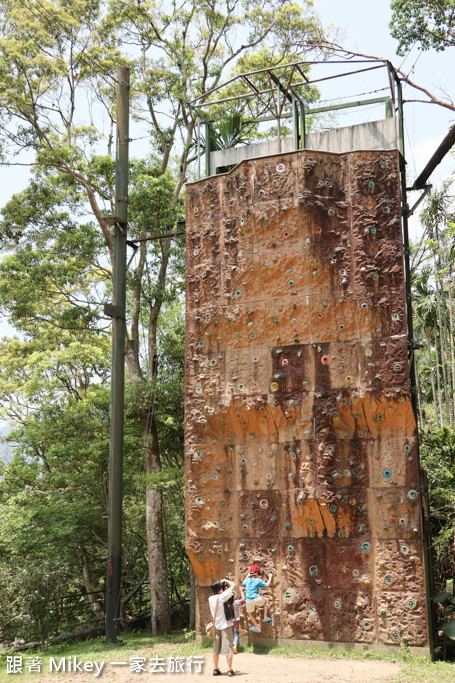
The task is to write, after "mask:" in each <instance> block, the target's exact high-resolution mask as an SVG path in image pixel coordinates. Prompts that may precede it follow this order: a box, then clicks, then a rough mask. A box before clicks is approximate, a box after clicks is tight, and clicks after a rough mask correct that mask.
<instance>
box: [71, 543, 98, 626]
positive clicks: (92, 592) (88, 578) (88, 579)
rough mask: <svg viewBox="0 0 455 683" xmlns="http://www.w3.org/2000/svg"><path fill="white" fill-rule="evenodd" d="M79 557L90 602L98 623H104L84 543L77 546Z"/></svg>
mask: <svg viewBox="0 0 455 683" xmlns="http://www.w3.org/2000/svg"><path fill="white" fill-rule="evenodd" d="M77 547H78V550H79V557H80V559H81V565H82V573H83V575H84V586H85V590H86V591H87V597H88V601H89V603H90V607H91V608H92V610H93V612H94V614H95V616H96V618H97V619H98V621H104V610H103V608H102V607H101V605H100V604H99V602H98V600H97V599H96V594H97V590H96V587H95V585H94V583H93V581H92V575H91V572H90V562H89V559H88V554H87V551H86V549H85V547H84V545H83V544H82V543H78V544H77Z"/></svg>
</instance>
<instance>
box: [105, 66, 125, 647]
mask: <svg viewBox="0 0 455 683" xmlns="http://www.w3.org/2000/svg"><path fill="white" fill-rule="evenodd" d="M129 81H130V74H129V69H126V68H119V69H117V150H116V169H115V223H114V263H113V267H112V270H113V298H112V303H113V307H112V312H113V315H112V377H111V442H110V454H109V522H108V563H107V583H106V641H107V642H108V643H115V642H116V640H117V634H118V623H119V617H120V584H121V569H122V494H123V491H122V488H123V487H122V484H123V419H124V389H125V306H126V225H127V211H128V143H129V87H130V86H129Z"/></svg>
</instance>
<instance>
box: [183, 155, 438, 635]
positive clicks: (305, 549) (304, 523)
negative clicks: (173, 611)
mask: <svg viewBox="0 0 455 683" xmlns="http://www.w3.org/2000/svg"><path fill="white" fill-rule="evenodd" d="M399 188H400V175H399V169H398V153H397V152H395V151H391V152H377V151H374V152H352V153H349V154H346V155H336V154H330V153H323V152H314V151H300V152H294V153H290V154H285V155H283V156H273V157H267V158H261V159H257V160H250V161H244V162H242V163H241V164H240V165H239V166H237V167H236V168H235V169H234V170H233V171H232V172H231V173H229V174H225V175H220V176H215V177H210V178H206V179H204V180H201V181H199V182H197V183H193V184H191V185H188V187H187V218H186V225H187V316H186V320H187V322H186V418H185V454H186V458H185V461H186V544H187V552H188V555H189V557H190V559H191V562H192V565H193V568H194V571H195V574H196V586H197V630H198V632H199V633H204V625H205V623H206V622H207V621H209V620H210V615H209V611H208V604H207V598H208V595H209V594H210V590H209V586H210V584H211V582H212V581H213V580H215V579H219V578H222V577H223V576H226V575H227V576H229V577H231V578H234V579H236V580H237V581H241V580H243V578H244V576H245V573H246V571H247V569H248V567H249V566H250V565H251V564H252V563H255V564H259V565H260V566H261V568H263V570H264V576H266V574H267V572H268V571H269V570H272V569H273V571H274V579H273V581H272V584H271V586H270V588H269V589H268V591H267V594H268V596H269V598H270V601H271V611H272V613H273V614H274V622H273V624H272V625H263V626H264V627H263V629H262V633H261V634H260V635H259V636H258V638H259V639H260V638H261V637H266V638H284V639H300V640H302V639H303V640H321V641H331V642H337V641H339V642H357V643H369V644H382V645H399V644H401V643H403V642H406V643H408V644H409V645H412V646H423V647H425V646H427V645H428V629H427V615H426V599H425V581H424V567H423V550H422V520H421V501H420V491H419V470H418V451H417V440H416V424H415V419H414V415H413V411H412V406H411V401H410V396H409V378H408V360H407V328H406V315H405V287H404V268H403V248H402V237H401V218H400V215H401V213H400V212H401V204H400V190H399Z"/></svg>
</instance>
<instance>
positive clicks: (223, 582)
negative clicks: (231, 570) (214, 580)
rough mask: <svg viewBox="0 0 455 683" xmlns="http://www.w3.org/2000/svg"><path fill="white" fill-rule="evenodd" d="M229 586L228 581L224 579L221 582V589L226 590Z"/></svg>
mask: <svg viewBox="0 0 455 683" xmlns="http://www.w3.org/2000/svg"><path fill="white" fill-rule="evenodd" d="M227 587H228V585H227V583H226V581H222V582H221V590H223V591H225V590H226V589H227Z"/></svg>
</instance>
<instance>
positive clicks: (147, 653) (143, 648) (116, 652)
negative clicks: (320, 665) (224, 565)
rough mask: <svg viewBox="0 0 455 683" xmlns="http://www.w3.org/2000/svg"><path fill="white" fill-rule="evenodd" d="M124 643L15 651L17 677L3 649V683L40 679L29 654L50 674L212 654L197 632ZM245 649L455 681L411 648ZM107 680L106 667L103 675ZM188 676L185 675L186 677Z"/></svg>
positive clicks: (431, 681) (408, 679)
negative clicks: (53, 666) (66, 663)
mask: <svg viewBox="0 0 455 683" xmlns="http://www.w3.org/2000/svg"><path fill="white" fill-rule="evenodd" d="M122 641H123V645H121V646H120V645H110V644H107V643H106V642H104V640H103V638H96V639H92V640H86V641H84V642H80V643H72V644H69V645H54V646H52V647H49V648H46V649H45V650H44V651H43V650H34V651H28V652H24V653H16V654H21V655H22V661H23V664H24V672H23V673H22V674H21V675H20V676H19V675H17V676H16V678H14V677H13V676H12V675H11V674H7V673H6V663H7V661H6V657H7V654H11V653H6V652H2V653H1V654H0V683H11V681H12V680H19V681H20V682H21V683H22V682H23V681H30V682H31V681H33V680H34V681H38V680H39V678H40V674H38V673H28V672H27V671H26V668H25V664H26V663H28V662H29V661H30V660H29V659H28V658H29V657H40V658H41V662H42V667H41V671H42V674H48V673H49V659H50V658H51V657H53V658H54V659H55V660H60V659H61V658H64V657H69V656H71V657H73V656H76V657H77V658H78V660H80V661H82V662H87V661H97V662H102V661H104V662H105V663H106V665H107V664H109V663H110V662H113V661H127V662H128V664H129V659H130V657H135V656H137V657H145V658H146V659H147V660H149V659H150V657H154V656H159V657H164V658H165V659H167V658H168V657H170V656H182V657H185V658H186V657H189V656H190V655H193V656H195V655H210V653H211V644H210V643H209V644H207V645H202V644H200V643H197V642H196V640H195V638H194V632H179V633H174V634H170V635H166V636H155V637H152V636H150V635H148V634H144V633H143V632H141V633H127V634H123V635H122ZM241 651H243V652H254V653H256V654H263V655H264V657H266V656H267V655H276V656H281V657H284V658H286V657H293V658H296V657H301V658H304V659H327V660H333V659H350V660H363V661H365V660H378V661H380V660H382V661H393V662H397V663H399V664H400V665H401V668H400V673H399V674H398V676H397V677H396V678H395V680H394V681H393V683H451V682H453V683H455V662H441V661H438V662H430V661H429V660H428V659H426V658H425V657H415V656H413V655H412V654H411V653H410V652H409V650H407V649H406V648H403V649H402V651H401V652H400V653H398V654H391V653H390V654H389V653H384V652H381V653H379V652H370V651H365V652H362V651H358V650H355V651H346V650H336V649H333V650H326V649H322V648H321V649H317V648H304V647H283V646H278V645H276V646H271V647H259V646H244V647H242V648H241ZM66 676H67V677H68V680H74V678H76V680H77V677H72V676H71V675H69V674H66ZM103 678H104V680H106V679H107V676H106V670H105V674H104V676H103V677H102V679H103ZM185 678H186V677H185Z"/></svg>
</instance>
